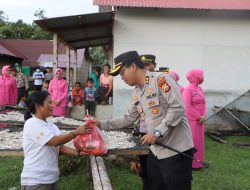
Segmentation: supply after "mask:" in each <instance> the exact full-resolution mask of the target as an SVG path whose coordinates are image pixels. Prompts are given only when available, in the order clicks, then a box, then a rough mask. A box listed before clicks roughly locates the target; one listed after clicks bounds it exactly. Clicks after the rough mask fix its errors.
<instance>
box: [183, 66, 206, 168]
mask: <svg viewBox="0 0 250 190" xmlns="http://www.w3.org/2000/svg"><path fill="white" fill-rule="evenodd" d="M186 77H187V80H188V81H189V85H188V86H187V87H186V88H185V90H184V92H183V100H184V103H185V106H186V115H187V118H188V121H189V124H190V127H191V129H192V134H193V141H194V146H195V148H196V149H197V152H196V153H195V155H194V157H195V158H196V159H198V160H201V161H204V122H205V117H206V101H205V94H204V92H203V90H202V88H201V87H200V86H199V85H200V84H201V83H202V82H203V80H204V76H203V70H199V69H193V70H191V71H189V72H188V73H187V75H186ZM192 167H193V169H201V168H202V165H201V164H200V163H198V162H195V161H193V166H192Z"/></svg>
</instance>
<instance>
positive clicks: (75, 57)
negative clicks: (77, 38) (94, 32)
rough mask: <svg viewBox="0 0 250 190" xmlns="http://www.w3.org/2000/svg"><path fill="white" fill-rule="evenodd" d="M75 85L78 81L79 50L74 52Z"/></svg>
mask: <svg viewBox="0 0 250 190" xmlns="http://www.w3.org/2000/svg"><path fill="white" fill-rule="evenodd" d="M74 62H75V64H74V83H75V82H76V80H77V67H76V66H77V50H74Z"/></svg>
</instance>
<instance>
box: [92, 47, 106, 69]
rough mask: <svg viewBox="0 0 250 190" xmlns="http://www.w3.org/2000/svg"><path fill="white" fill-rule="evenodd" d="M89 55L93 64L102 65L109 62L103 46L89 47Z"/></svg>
mask: <svg viewBox="0 0 250 190" xmlns="http://www.w3.org/2000/svg"><path fill="white" fill-rule="evenodd" d="M89 56H90V61H91V62H92V64H93V66H102V65H105V64H107V63H108V56H107V55H106V54H105V52H104V50H103V47H102V46H99V47H93V48H89Z"/></svg>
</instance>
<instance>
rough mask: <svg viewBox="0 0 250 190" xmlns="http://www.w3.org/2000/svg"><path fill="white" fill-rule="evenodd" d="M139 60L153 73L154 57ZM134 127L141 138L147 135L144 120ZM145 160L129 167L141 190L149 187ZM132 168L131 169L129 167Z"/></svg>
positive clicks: (142, 158)
mask: <svg viewBox="0 0 250 190" xmlns="http://www.w3.org/2000/svg"><path fill="white" fill-rule="evenodd" d="M140 58H141V60H142V62H143V64H144V66H145V69H146V70H147V71H150V72H154V71H155V68H156V62H155V56H154V55H151V54H144V55H140ZM136 127H137V129H136V130H137V131H139V134H140V136H141V137H143V136H144V135H146V134H147V127H146V124H145V121H144V120H140V119H139V120H138V122H136ZM147 159H148V155H141V156H139V162H140V164H139V165H138V163H137V162H132V165H131V166H134V167H135V168H134V170H136V171H137V172H138V174H139V175H140V177H141V179H142V183H143V190H148V189H149V185H148V183H149V182H148V180H149V179H148V177H147ZM131 168H133V167H131Z"/></svg>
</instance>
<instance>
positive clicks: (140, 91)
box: [96, 51, 193, 190]
mask: <svg viewBox="0 0 250 190" xmlns="http://www.w3.org/2000/svg"><path fill="white" fill-rule="evenodd" d="M114 62H115V68H114V69H113V70H112V71H111V72H110V74H111V75H113V76H116V75H118V74H120V75H121V78H122V80H123V81H124V82H125V83H127V84H128V85H129V86H135V89H134V93H133V103H132V105H131V106H130V108H129V110H128V112H127V113H126V114H125V115H124V116H123V117H120V118H117V119H111V120H105V121H101V122H98V121H97V122H96V124H97V125H99V126H100V127H101V128H102V129H118V128H124V127H126V126H129V125H131V124H132V123H134V122H135V121H136V120H137V119H139V118H140V120H144V121H145V124H146V127H147V131H148V132H147V134H146V135H144V136H143V137H142V138H141V143H142V145H144V144H150V145H151V146H150V153H149V156H148V159H147V170H148V171H149V172H148V173H147V175H148V179H149V189H150V190H162V189H164V190H190V189H191V179H192V159H190V158H187V157H184V156H182V155H181V154H178V153H176V152H173V151H171V150H169V149H166V148H163V147H161V146H159V145H157V144H156V142H161V143H163V144H166V145H168V146H171V147H173V148H175V149H178V150H179V151H181V152H184V153H186V154H188V155H190V156H192V155H193V141H192V134H191V129H190V127H189V125H188V121H187V118H186V117H185V108H184V105H183V102H182V98H181V94H180V92H179V89H178V86H177V85H176V83H175V81H174V80H173V79H172V77H169V76H168V75H165V74H163V73H160V72H159V73H155V72H152V73H151V72H148V71H146V70H145V66H144V64H143V62H142V61H141V59H140V56H139V55H138V53H137V52H136V51H130V52H126V53H123V54H121V55H119V56H117V57H116V58H115V60H114Z"/></svg>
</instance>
